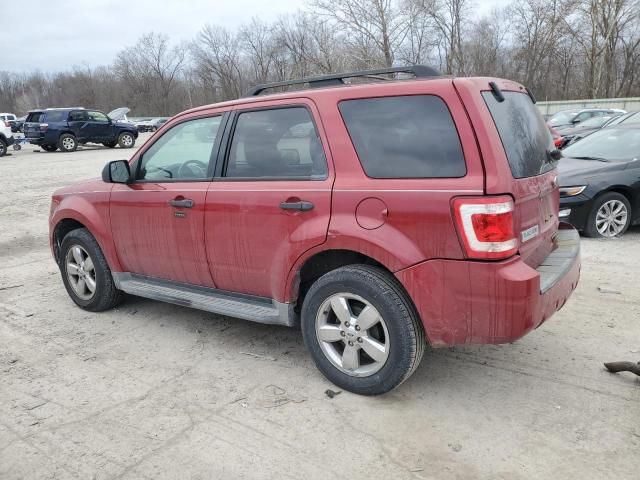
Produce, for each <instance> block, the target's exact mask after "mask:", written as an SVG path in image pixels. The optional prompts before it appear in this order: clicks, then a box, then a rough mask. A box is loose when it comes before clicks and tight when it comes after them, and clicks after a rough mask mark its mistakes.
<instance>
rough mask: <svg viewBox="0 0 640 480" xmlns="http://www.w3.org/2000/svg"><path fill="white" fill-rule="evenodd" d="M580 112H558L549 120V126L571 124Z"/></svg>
mask: <svg viewBox="0 0 640 480" xmlns="http://www.w3.org/2000/svg"><path fill="white" fill-rule="evenodd" d="M578 113H580V112H578V111H574V112H558V113H556V114H555V115H554V116H553V117H551V118H550V119H549V124H550V125H551V126H554V125H564V124H566V123H571V120H573V118H574V117H575V116H576V115H578Z"/></svg>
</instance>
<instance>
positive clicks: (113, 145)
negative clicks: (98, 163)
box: [103, 142, 118, 148]
mask: <svg viewBox="0 0 640 480" xmlns="http://www.w3.org/2000/svg"><path fill="white" fill-rule="evenodd" d="M103 145H104V146H105V147H107V148H116V145H118V142H104V143H103Z"/></svg>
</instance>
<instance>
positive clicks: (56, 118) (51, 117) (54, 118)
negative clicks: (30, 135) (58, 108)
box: [46, 112, 67, 122]
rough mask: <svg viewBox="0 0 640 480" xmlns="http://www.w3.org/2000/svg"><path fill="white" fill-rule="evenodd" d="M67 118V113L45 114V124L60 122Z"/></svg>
mask: <svg viewBox="0 0 640 480" xmlns="http://www.w3.org/2000/svg"><path fill="white" fill-rule="evenodd" d="M66 118H67V112H47V118H46V120H47V122H62V121H64V120H65V119H66Z"/></svg>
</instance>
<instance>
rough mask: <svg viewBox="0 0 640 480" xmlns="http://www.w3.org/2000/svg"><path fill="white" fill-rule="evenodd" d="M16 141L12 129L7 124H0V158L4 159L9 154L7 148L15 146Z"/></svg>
mask: <svg viewBox="0 0 640 480" xmlns="http://www.w3.org/2000/svg"><path fill="white" fill-rule="evenodd" d="M14 141H15V139H14V138H13V132H11V127H10V126H9V125H7V124H6V123H5V122H0V157H4V156H5V155H6V154H7V148H8V147H9V145H13V143H14Z"/></svg>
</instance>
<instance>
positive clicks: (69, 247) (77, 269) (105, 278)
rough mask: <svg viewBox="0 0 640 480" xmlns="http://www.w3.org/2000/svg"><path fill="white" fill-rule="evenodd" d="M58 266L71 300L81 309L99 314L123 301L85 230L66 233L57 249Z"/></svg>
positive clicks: (91, 236)
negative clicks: (58, 250)
mask: <svg viewBox="0 0 640 480" xmlns="http://www.w3.org/2000/svg"><path fill="white" fill-rule="evenodd" d="M58 261H59V267H60V272H61V273H62V280H63V282H64V286H65V288H66V289H67V293H68V294H69V296H70V297H71V299H72V300H73V301H74V302H75V303H76V304H77V305H78V306H80V307H81V308H83V309H85V310H89V311H91V312H100V311H103V310H108V309H110V308H113V307H115V306H116V305H117V304H118V303H120V300H121V299H122V292H121V291H120V290H118V289H117V288H116V286H115V283H114V281H113V277H112V275H111V269H110V268H109V265H108V264H107V260H106V258H105V257H104V255H103V253H102V250H100V246H99V245H98V242H97V241H96V239H95V238H94V237H93V235H91V234H90V233H89V231H88V230H86V229H84V228H80V229H77V230H72V231H71V232H69V233H68V234H67V235H66V236H65V237H64V239H63V240H62V244H61V246H60V254H59V258H58Z"/></svg>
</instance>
